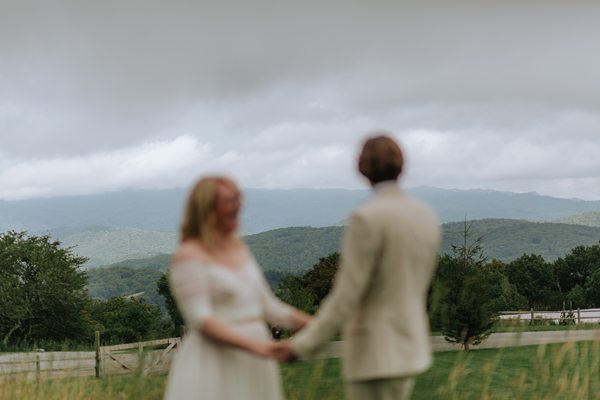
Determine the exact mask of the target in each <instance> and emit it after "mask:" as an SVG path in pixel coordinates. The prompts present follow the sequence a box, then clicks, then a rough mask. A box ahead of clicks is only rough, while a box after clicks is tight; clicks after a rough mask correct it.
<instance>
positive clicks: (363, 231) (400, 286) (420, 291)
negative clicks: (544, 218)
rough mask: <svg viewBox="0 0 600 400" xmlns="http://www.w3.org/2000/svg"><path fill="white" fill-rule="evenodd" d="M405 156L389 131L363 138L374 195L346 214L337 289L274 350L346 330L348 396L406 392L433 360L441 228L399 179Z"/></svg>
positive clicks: (286, 353) (300, 348) (299, 350)
mask: <svg viewBox="0 0 600 400" xmlns="http://www.w3.org/2000/svg"><path fill="white" fill-rule="evenodd" d="M403 161H404V159H403V156H402V151H401V150H400V147H399V146H398V145H397V144H396V142H394V140H392V139H391V138H390V137H389V136H385V135H380V136H377V137H372V138H370V139H368V140H367V141H366V142H365V144H364V146H363V148H362V152H361V154H360V158H359V162H358V169H359V171H360V172H361V174H362V175H364V176H365V177H366V178H367V179H368V180H369V182H370V184H371V186H372V187H373V192H374V194H373V196H372V198H371V199H370V200H369V201H368V202H367V203H366V204H364V205H363V206H361V207H359V208H358V209H357V210H356V211H355V212H354V213H353V214H352V216H351V218H350V220H349V224H348V226H347V228H346V232H345V234H344V240H343V244H342V261H341V266H340V269H339V271H338V273H337V276H336V278H335V282H334V285H333V288H332V291H331V293H330V294H329V296H328V297H327V298H326V299H325V300H324V302H323V303H322V305H321V307H320V309H319V311H318V312H317V314H316V317H315V318H314V319H313V320H312V322H310V323H309V324H308V326H307V327H306V328H305V329H304V330H303V331H301V332H300V333H298V334H297V335H296V336H295V337H294V338H293V339H292V340H291V341H289V342H281V343H279V344H278V345H275V348H274V350H273V351H274V354H275V355H276V357H277V358H278V359H279V360H280V361H290V360H293V359H295V358H297V357H307V356H308V357H310V356H311V355H313V354H314V353H315V352H317V351H318V350H320V349H321V348H322V347H323V346H324V345H325V344H326V343H327V342H328V341H329V340H331V339H332V338H333V337H334V336H335V335H336V334H337V333H338V332H339V331H340V330H341V331H342V333H343V336H344V342H343V345H342V356H343V359H344V377H345V381H346V398H347V399H349V400H369V399H378V400H379V399H380V400H385V399H394V400H397V399H408V398H409V397H410V394H411V392H412V388H413V385H414V381H415V376H416V375H417V374H419V373H421V372H423V371H425V370H426V369H427V368H428V367H429V366H430V364H431V359H432V357H431V345H430V342H429V336H430V331H429V323H428V317H427V310H426V301H427V291H428V289H429V285H430V282H431V278H432V276H433V273H434V270H435V267H436V264H437V256H438V249H439V244H440V228H439V224H438V221H437V218H436V216H435V214H434V213H433V212H432V210H431V209H430V208H429V207H427V206H426V205H424V204H423V203H421V202H420V201H418V200H416V199H414V198H413V197H411V196H410V195H408V194H407V193H406V192H404V191H403V190H402V189H401V188H400V187H399V186H398V183H397V180H398V176H399V175H400V174H401V172H402V167H403V163H404V162H403Z"/></svg>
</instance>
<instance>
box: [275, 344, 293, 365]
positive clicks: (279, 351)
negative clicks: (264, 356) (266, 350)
mask: <svg viewBox="0 0 600 400" xmlns="http://www.w3.org/2000/svg"><path fill="white" fill-rule="evenodd" d="M271 355H272V356H273V358H275V359H276V360H277V361H279V362H291V361H295V360H297V359H298V355H297V354H296V353H294V349H293V348H292V346H291V345H290V343H289V342H287V341H283V342H277V343H273V345H272V347H271Z"/></svg>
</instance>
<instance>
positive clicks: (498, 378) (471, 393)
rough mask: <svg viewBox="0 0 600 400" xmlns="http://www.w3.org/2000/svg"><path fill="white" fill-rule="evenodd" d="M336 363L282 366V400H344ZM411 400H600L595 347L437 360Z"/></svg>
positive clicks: (81, 389)
mask: <svg viewBox="0 0 600 400" xmlns="http://www.w3.org/2000/svg"><path fill="white" fill-rule="evenodd" d="M340 368H341V364H340V360H338V359H330V360H322V361H313V362H301V363H296V364H293V365H285V366H283V367H282V377H283V382H284V388H285V392H286V396H287V399H288V400H300V399H302V400H311V399H319V400H328V399H342V398H343V385H342V381H341V379H340ZM165 382H166V377H165V376H164V375H163V376H153V377H141V378H134V377H123V376H121V377H110V378H105V379H102V380H95V379H92V378H85V379H84V378H78V379H76V378H72V379H55V380H50V381H42V382H41V383H39V384H38V383H36V382H35V381H23V380H21V381H10V380H4V381H2V382H0V400H5V399H48V400H58V399H61V400H63V399H64V400H67V399H74V400H75V399H77V400H79V399H98V400H100V399H103V400H104V399H130V400H141V399H144V400H146V399H148V400H153V399H155V400H158V399H161V398H162V393H163V390H164V385H165ZM412 398H413V400H425V399H427V400H429V399H444V400H453V399H457V400H458V399H460V400H463V399H464V400H469V399H511V400H516V399H532V400H536V399H556V400H558V399H565V400H566V399H569V400H571V399H598V398H600V343H598V342H594V343H592V342H586V343H569V344H564V345H551V346H530V347H519V348H507V349H499V350H498V349H492V350H475V351H470V352H467V353H465V352H446V353H436V355H435V362H434V365H433V367H432V368H431V369H430V370H429V371H428V372H427V373H425V374H423V375H421V376H420V377H419V378H418V380H417V383H416V386H415V391H414V393H413V397H412Z"/></svg>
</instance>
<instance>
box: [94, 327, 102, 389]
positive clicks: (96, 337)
mask: <svg viewBox="0 0 600 400" xmlns="http://www.w3.org/2000/svg"><path fill="white" fill-rule="evenodd" d="M94 348H95V349H96V357H95V360H96V366H95V368H94V369H95V372H96V378H100V362H101V354H100V331H96V332H95V335H94Z"/></svg>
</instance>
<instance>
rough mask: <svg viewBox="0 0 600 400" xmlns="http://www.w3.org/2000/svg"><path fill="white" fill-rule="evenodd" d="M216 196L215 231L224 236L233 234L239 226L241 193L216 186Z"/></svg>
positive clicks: (225, 186) (223, 185)
mask: <svg viewBox="0 0 600 400" xmlns="http://www.w3.org/2000/svg"><path fill="white" fill-rule="evenodd" d="M216 196H217V198H216V207H215V213H216V215H217V229H218V230H219V231H221V232H222V233H225V234H230V233H233V232H235V231H236V230H237V229H238V226H239V218H238V216H239V213H240V208H241V206H242V196H241V193H240V192H239V191H238V190H237V189H236V188H234V187H231V186H229V185H226V184H220V185H218V186H217V193H216Z"/></svg>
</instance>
